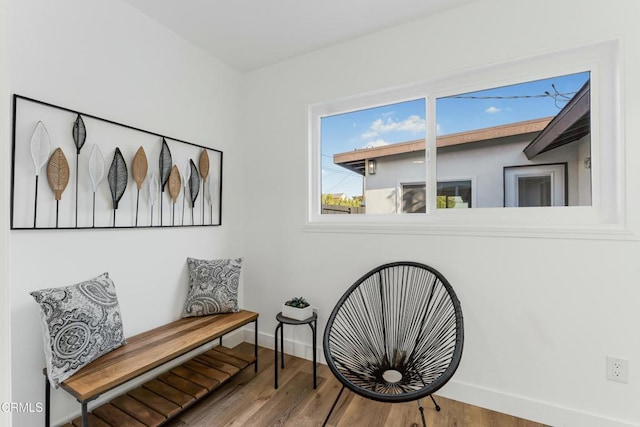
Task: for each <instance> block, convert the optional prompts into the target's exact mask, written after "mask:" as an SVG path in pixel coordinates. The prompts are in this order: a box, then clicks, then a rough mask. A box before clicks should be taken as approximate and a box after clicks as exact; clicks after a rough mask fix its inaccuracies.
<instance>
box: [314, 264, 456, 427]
mask: <svg viewBox="0 0 640 427" xmlns="http://www.w3.org/2000/svg"><path fill="white" fill-rule="evenodd" d="M463 342H464V330H463V320H462V309H461V308H460V302H459V301H458V298H457V296H456V294H455V292H454V291H453V288H452V287H451V285H450V284H449V282H448V281H447V279H445V278H444V276H442V274H440V273H439V272H438V271H436V270H435V269H433V268H431V267H429V266H427V265H424V264H419V263H416V262H394V263H390V264H385V265H381V266H380V267H377V268H375V269H373V270H371V271H370V272H368V273H367V274H365V275H364V276H362V277H361V278H360V279H358V281H356V282H355V283H354V284H353V285H352V286H351V287H350V288H349V289H348V290H347V292H345V294H344V295H343V296H342V297H341V298H340V300H339V301H338V303H337V304H336V306H335V308H334V309H333V311H332V312H331V316H330V317H329V320H328V322H327V326H326V328H325V331H324V354H325V358H326V360H327V364H328V366H329V368H330V369H331V372H333V374H334V375H335V376H336V378H337V379H338V380H339V381H340V382H341V383H342V389H340V393H339V394H338V396H337V398H336V400H335V401H334V403H333V406H332V407H331V410H330V412H329V414H328V415H327V418H326V419H325V421H324V424H323V425H326V423H327V422H328V421H329V418H330V417H331V414H332V413H333V410H334V409H335V407H336V404H337V403H338V401H339V400H340V396H341V395H342V392H343V391H344V388H345V387H346V388H348V389H349V390H351V391H353V392H355V393H356V394H358V395H361V396H364V397H366V398H369V399H373V400H377V401H381V402H409V401H414V400H417V401H418V408H419V410H420V416H421V418H422V424H423V426H425V427H426V421H425V417H424V408H423V406H422V403H421V401H420V399H422V398H424V397H427V396H429V397H430V398H431V400H432V401H433V404H434V405H435V408H436V410H437V411H440V406H438V404H437V403H436V401H435V399H434V398H433V396H432V394H433V393H435V392H436V391H437V390H439V389H440V388H441V387H442V386H443V385H445V384H446V383H447V382H448V381H449V380H450V379H451V377H452V376H453V374H454V372H455V371H456V369H457V368H458V365H459V364H460V358H461V356H462V346H463Z"/></svg>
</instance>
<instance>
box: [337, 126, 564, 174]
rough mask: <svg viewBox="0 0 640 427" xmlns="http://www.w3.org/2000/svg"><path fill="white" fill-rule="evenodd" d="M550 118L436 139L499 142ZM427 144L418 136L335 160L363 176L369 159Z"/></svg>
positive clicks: (442, 141) (441, 141)
mask: <svg viewBox="0 0 640 427" xmlns="http://www.w3.org/2000/svg"><path fill="white" fill-rule="evenodd" d="M551 121H552V117H544V118H540V119H533V120H526V121H523V122H517V123H510V124H506V125H500V126H493V127H490V128H483V129H476V130H472V131H467V132H459V133H452V134H449V135H442V136H438V137H437V138H436V148H442V147H452V146H456V145H462V144H469V143H473V142H480V141H488V140H496V141H498V140H500V139H502V138H507V137H511V136H514V135H527V134H535V133H538V132H540V131H541V130H543V129H545V127H547V126H548V125H549V123H550V122H551ZM425 147H426V143H425V140H424V139H418V140H415V141H409V142H402V143H398V144H388V145H382V146H380V147H373V148H363V149H360V150H354V151H347V152H345V153H336V154H334V155H333V163H335V164H336V165H338V166H342V167H344V168H346V169H349V170H350V171H352V172H355V173H357V174H359V175H362V176H364V175H365V168H366V162H367V160H370V159H376V158H380V157H386V156H395V155H399V154H406V153H413V152H416V151H424V149H425Z"/></svg>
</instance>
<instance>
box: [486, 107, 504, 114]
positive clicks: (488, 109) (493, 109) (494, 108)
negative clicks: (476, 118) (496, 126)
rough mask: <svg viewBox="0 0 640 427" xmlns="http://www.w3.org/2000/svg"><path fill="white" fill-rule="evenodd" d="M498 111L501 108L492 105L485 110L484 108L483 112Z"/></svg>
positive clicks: (493, 112) (492, 112) (491, 112)
mask: <svg viewBox="0 0 640 427" xmlns="http://www.w3.org/2000/svg"><path fill="white" fill-rule="evenodd" d="M500 111H502V109H501V108H498V107H494V106H493V105H492V106H491V107H489V108H487V109H486V110H484V112H485V113H489V114H495V113H499V112H500Z"/></svg>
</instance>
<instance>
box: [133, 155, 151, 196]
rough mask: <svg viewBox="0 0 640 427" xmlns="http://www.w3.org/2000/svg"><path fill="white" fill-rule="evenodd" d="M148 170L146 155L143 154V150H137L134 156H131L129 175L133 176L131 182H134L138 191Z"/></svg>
mask: <svg viewBox="0 0 640 427" xmlns="http://www.w3.org/2000/svg"><path fill="white" fill-rule="evenodd" d="M148 169H149V164H148V163H147V154H146V153H145V152H144V148H142V147H140V148H138V151H136V155H135V156H133V162H132V164H131V174H132V175H133V180H134V181H135V182H136V185H137V186H138V190H140V189H141V188H142V183H143V182H144V180H145V178H146V177H147V170H148Z"/></svg>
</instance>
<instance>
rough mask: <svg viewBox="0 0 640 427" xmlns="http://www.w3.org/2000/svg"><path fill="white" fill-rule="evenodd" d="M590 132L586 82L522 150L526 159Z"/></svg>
mask: <svg viewBox="0 0 640 427" xmlns="http://www.w3.org/2000/svg"><path fill="white" fill-rule="evenodd" d="M590 132H591V86H590V80H587V81H586V82H585V84H584V85H583V86H582V87H581V88H580V90H579V91H578V92H577V93H576V94H575V95H574V97H573V98H571V100H570V101H569V102H568V103H567V105H565V106H564V108H563V109H562V110H560V112H559V113H558V114H557V115H556V116H555V117H554V118H553V120H551V122H550V123H549V124H548V125H547V127H546V128H544V129H543V130H542V132H540V134H539V135H538V136H537V137H536V138H535V139H534V140H533V141H531V143H530V144H529V145H528V146H527V147H526V148H525V149H524V154H525V155H526V156H527V159H529V160H531V159H533V158H534V157H535V156H537V155H538V154H541V153H544V152H545V151H549V150H553V149H554V148H558V147H560V146H563V145H565V144H569V143H570V142H573V141H577V140H579V139H580V138H582V137H584V136H586V135H588V134H589V133H590Z"/></svg>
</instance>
